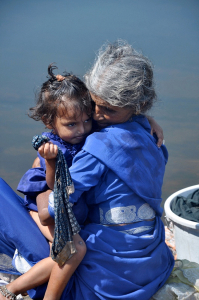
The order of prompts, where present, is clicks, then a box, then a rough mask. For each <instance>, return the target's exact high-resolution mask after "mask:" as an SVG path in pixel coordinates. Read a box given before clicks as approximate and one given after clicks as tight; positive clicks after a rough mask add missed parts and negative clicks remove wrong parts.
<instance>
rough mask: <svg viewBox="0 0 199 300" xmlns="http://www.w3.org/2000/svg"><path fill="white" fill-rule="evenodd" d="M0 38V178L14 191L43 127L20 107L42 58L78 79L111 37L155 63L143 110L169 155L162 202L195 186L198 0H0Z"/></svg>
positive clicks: (28, 102)
mask: <svg viewBox="0 0 199 300" xmlns="http://www.w3.org/2000/svg"><path fill="white" fill-rule="evenodd" d="M0 38H1V49H0V57H1V60H0V82H1V90H0V125H1V131H0V141H1V145H0V151H1V152H0V153H1V155H0V176H1V177H2V178H3V179H4V180H5V181H6V182H7V183H8V184H9V185H10V186H11V187H12V188H13V189H14V190H16V187H17V184H18V182H19V180H20V178H21V176H22V175H23V174H24V173H25V172H26V170H28V169H29V168H30V167H31V165H32V162H33V160H34V158H35V157H36V152H35V150H34V149H33V148H32V146H31V140H32V136H33V135H35V134H39V133H41V132H42V131H43V130H44V126H43V125H42V124H41V123H38V122H35V121H33V120H32V119H30V118H28V116H27V111H28V109H29V107H31V106H33V105H34V93H35V91H36V89H37V88H38V87H39V86H40V85H41V84H42V83H43V82H44V81H45V80H46V75H47V66H48V64H49V63H51V62H56V64H57V66H58V67H59V72H60V73H62V72H63V71H65V70H67V71H73V73H74V74H76V75H78V76H79V77H81V78H82V77H83V75H84V73H85V72H86V70H88V68H89V67H90V66H91V64H92V63H93V60H94V57H95V53H96V52H97V50H98V49H99V47H100V46H101V45H102V44H103V43H104V42H106V41H111V42H113V41H114V40H116V39H118V38H121V39H124V40H127V41H128V42H129V43H130V44H132V45H133V46H134V47H135V48H136V49H137V50H142V52H143V53H144V54H145V55H146V56H148V57H149V58H150V59H151V60H152V62H153V64H154V66H155V80H156V86H157V92H158V96H159V100H160V101H159V103H158V104H156V106H155V108H154V109H153V111H152V112H151V114H152V115H153V116H154V117H155V119H156V120H157V121H158V122H159V124H160V125H161V126H162V127H163V129H164V135H165V141H166V146H167V147H168V150H169V154H170V157H169V163H168V165H167V169H166V174H165V180H164V185H163V195H162V196H163V202H164V201H165V199H166V198H167V197H168V196H169V195H170V194H172V193H173V192H175V191H177V190H179V189H181V188H184V187H187V186H191V185H195V184H198V181H199V123H198V111H199V101H198V100H199V99H198V95H199V56H198V53H199V2H198V0H189V1H186V0H176V1H173V0H162V1H159V0H151V1H148V0H140V1H136V0H123V1H122V0H108V1H105V0H102V1H93V0H84V1H81V0H76V1H69V0H59V1H55V0H40V1H37V0H36V1H25V0H18V1H14V0H10V1H0ZM154 180H155V178H154Z"/></svg>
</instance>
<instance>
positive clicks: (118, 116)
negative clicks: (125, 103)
mask: <svg viewBox="0 0 199 300" xmlns="http://www.w3.org/2000/svg"><path fill="white" fill-rule="evenodd" d="M90 94H91V98H92V100H93V101H94V102H95V112H94V114H93V119H94V120H95V121H96V122H97V124H98V126H99V127H100V128H105V127H107V126H110V125H113V124H120V123H125V122H127V121H128V120H129V119H130V117H131V116H132V115H133V112H134V111H133V108H132V109H131V108H129V107H128V108H127V107H118V106H113V105H110V104H108V103H107V102H106V101H104V100H102V99H101V98H99V97H98V96H96V95H94V94H92V93H90Z"/></svg>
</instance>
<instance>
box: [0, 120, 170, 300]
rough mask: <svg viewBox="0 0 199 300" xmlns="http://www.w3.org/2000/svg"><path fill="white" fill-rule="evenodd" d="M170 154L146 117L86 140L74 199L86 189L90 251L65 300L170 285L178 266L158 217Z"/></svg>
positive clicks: (133, 295)
mask: <svg viewBox="0 0 199 300" xmlns="http://www.w3.org/2000/svg"><path fill="white" fill-rule="evenodd" d="M167 159H168V153H167V150H166V148H165V146H162V147H161V148H160V149H159V148H158V147H157V145H156V140H155V138H154V137H152V136H151V135H150V125H149V123H148V121H147V119H146V118H145V117H143V116H137V117H134V118H133V120H132V121H131V122H126V123H123V124H118V125H114V126H110V127H107V128H105V129H103V130H101V131H100V132H96V133H93V134H91V135H90V136H89V137H88V138H87V139H86V143H85V145H84V146H83V149H82V151H80V152H79V153H78V154H77V155H76V156H75V158H74V160H73V165H72V167H71V168H70V171H71V176H72V179H73V182H74V185H75V193H74V194H72V195H71V197H70V201H71V202H72V203H78V201H79V199H81V196H82V194H84V198H85V201H86V204H87V206H88V217H87V221H86V225H84V226H83V227H82V230H81V232H80V234H81V236H82V238H83V239H84V240H85V242H86V245H87V253H86V255H85V257H84V259H83V261H82V262H81V264H80V265H79V267H78V269H77V270H76V272H75V274H74V275H73V276H72V278H71V280H70V281H69V283H68V285H67V286H66V288H65V290H64V293H63V295H62V298H61V299H62V300H63V299H64V300H79V299H82V300H95V299H96V300H99V299H101V300H109V299H115V300H116V299H117V300H118V299H119V300H128V299H131V300H132V299H135V300H138V299H139V300H140V299H142V300H147V299H150V298H151V296H152V295H153V294H155V292H156V291H157V290H158V289H159V288H160V287H161V286H162V285H163V284H164V283H165V281H166V280H167V278H168V277H169V275H170V273H171V271H172V269H173V265H174V259H173V256H172V254H171V252H170V250H169V249H168V247H167V246H166V244H165V234H164V225H163V223H162V221H161V218H160V217H161V215H162V208H161V207H160V203H161V200H162V199H161V187H162V183H163V176H164V172H165V164H166V162H167ZM0 214H1V210H0ZM0 217H1V216H0ZM118 224H126V225H124V226H119V225H118ZM35 239H37V234H36V231H35ZM0 243H1V241H0ZM26 247H28V245H26ZM40 255H41V256H42V255H43V257H45V255H46V254H45V253H44V251H43V252H40ZM25 257H26V256H25ZM35 262H36V261H35ZM42 293H43V291H42V288H41V287H39V288H38V289H35V290H31V291H29V295H30V296H31V297H32V298H39V297H42V296H43V294H42Z"/></svg>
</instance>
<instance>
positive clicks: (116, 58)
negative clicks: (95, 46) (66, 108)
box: [85, 40, 156, 114]
mask: <svg viewBox="0 0 199 300" xmlns="http://www.w3.org/2000/svg"><path fill="white" fill-rule="evenodd" d="M85 82H86V85H87V88H88V89H89V91H90V92H91V93H93V94H94V95H96V96H98V97H100V98H101V99H103V100H104V101H106V102H108V103H109V104H110V105H113V106H119V107H125V106H130V107H133V108H134V109H135V113H137V114H139V113H144V112H146V111H147V110H149V109H150V108H151V107H152V105H153V102H154V101H155V100H156V93H155V89H154V83H153V69H152V64H151V62H150V61H149V60H148V59H147V58H146V57H145V56H143V55H142V54H141V53H139V52H137V51H136V50H134V49H133V48H132V47H131V46H130V45H129V44H128V43H127V42H125V41H122V40H118V41H116V42H115V43H113V44H105V45H104V46H102V48H100V50H99V53H98V56H97V58H96V61H95V63H94V65H93V67H92V68H91V70H90V71H88V73H87V74H86V75H85Z"/></svg>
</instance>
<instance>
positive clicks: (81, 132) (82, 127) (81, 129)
mask: <svg viewBox="0 0 199 300" xmlns="http://www.w3.org/2000/svg"><path fill="white" fill-rule="evenodd" d="M78 132H79V133H80V134H84V132H85V128H84V125H83V123H82V124H79V126H78Z"/></svg>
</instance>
